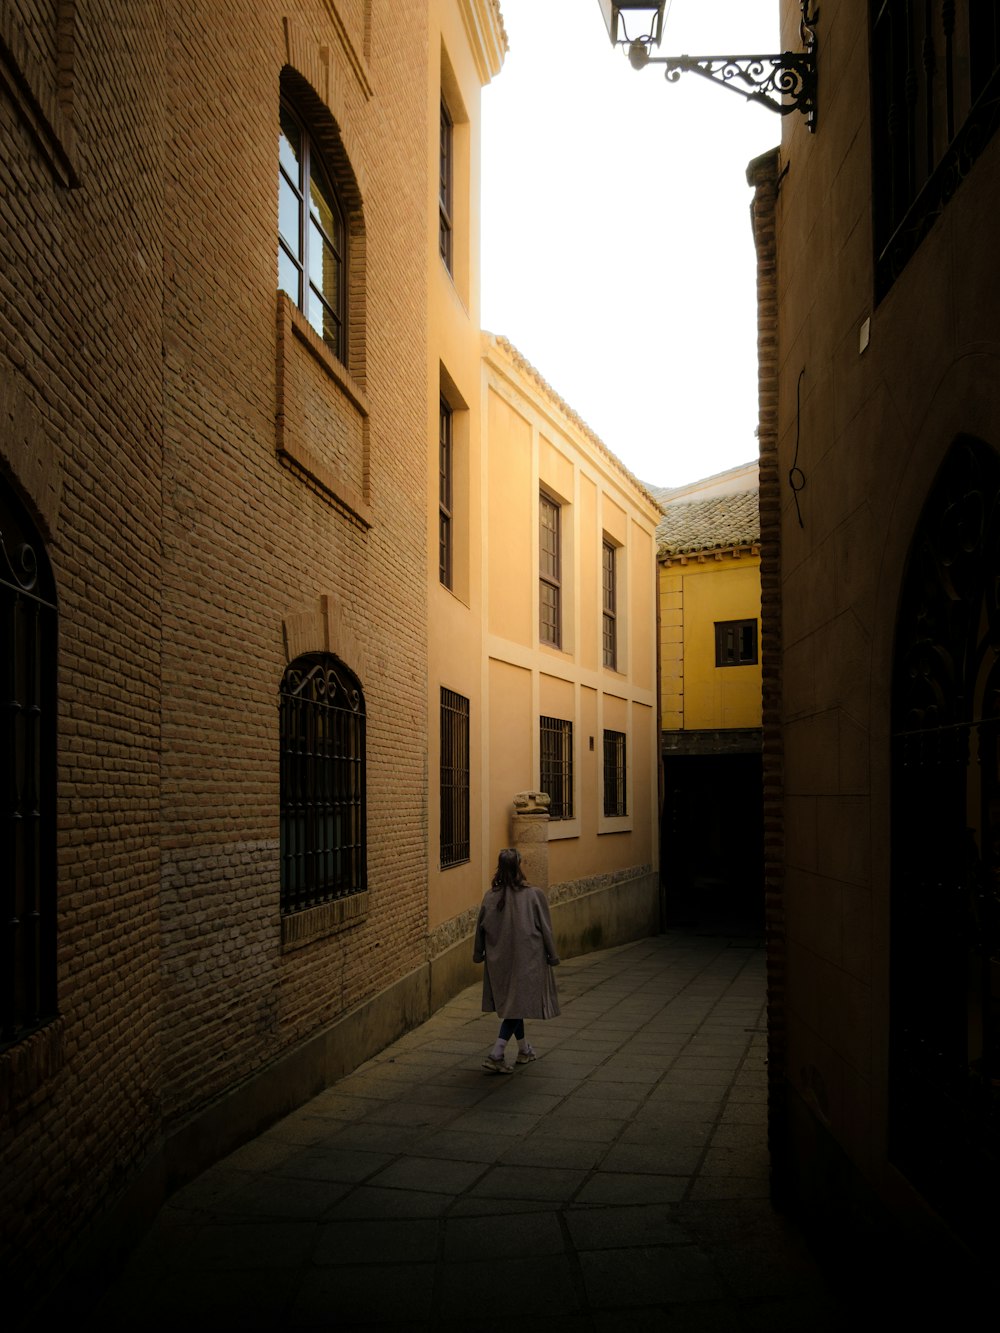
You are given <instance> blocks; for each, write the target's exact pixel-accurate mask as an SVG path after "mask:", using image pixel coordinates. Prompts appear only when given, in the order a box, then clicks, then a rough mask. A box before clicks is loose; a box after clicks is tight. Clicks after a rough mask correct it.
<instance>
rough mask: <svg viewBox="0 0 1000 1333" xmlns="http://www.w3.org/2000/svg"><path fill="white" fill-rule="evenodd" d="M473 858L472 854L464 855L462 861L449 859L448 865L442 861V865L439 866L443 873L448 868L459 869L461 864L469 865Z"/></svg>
mask: <svg viewBox="0 0 1000 1333" xmlns="http://www.w3.org/2000/svg"><path fill="white" fill-rule="evenodd" d="M471 860H472V858H471V857H470V856H466V857H463V859H462V860H461V861H449V862H448V864H447V865H445V864H444V863H443V862H442V864H441V866H440V867H439V868H440V870H441V872H442V874H443V873H444V871H446V870H458V869H459V867H460V866H467V865H469V863H470V862H471Z"/></svg>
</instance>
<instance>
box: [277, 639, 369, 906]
mask: <svg viewBox="0 0 1000 1333" xmlns="http://www.w3.org/2000/svg"><path fill="white" fill-rule="evenodd" d="M280 729H281V909H282V911H283V912H298V911H301V910H302V909H303V908H306V907H313V906H316V905H317V904H319V903H324V902H329V901H330V900H331V899H334V898H343V897H346V896H347V895H348V894H352V893H360V892H361V891H362V890H363V889H364V888H366V886H367V862H366V849H365V841H366V824H365V699H364V694H363V693H362V691H361V686H360V684H359V682H358V680H357V679H356V677H355V676H354V675H353V674H352V673H351V672H350V671H348V670H347V668H346V667H345V666H344V665H343V663H341V662H339V661H338V660H337V659H336V658H335V657H330V656H328V655H326V654H320V653H315V654H308V655H306V656H303V657H298V658H296V659H295V661H294V662H292V663H291V665H290V666H289V667H288V669H287V670H286V671H285V675H284V677H283V679H282V682H281V691H280Z"/></svg>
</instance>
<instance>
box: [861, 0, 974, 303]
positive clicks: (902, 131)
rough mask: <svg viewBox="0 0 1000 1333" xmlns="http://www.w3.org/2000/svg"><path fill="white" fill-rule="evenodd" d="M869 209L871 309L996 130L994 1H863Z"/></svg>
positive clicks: (893, 279) (887, 288)
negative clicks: (867, 26) (866, 13)
mask: <svg viewBox="0 0 1000 1333" xmlns="http://www.w3.org/2000/svg"><path fill="white" fill-rule="evenodd" d="M870 12H871V47H870V49H871V121H872V126H871V128H872V205H873V214H874V218H873V221H874V232H875V287H876V299H878V300H881V298H882V297H883V296H884V295H885V293H886V292H887V291H888V290H889V288H890V286H891V285H892V283H893V282H894V281H895V279H896V277H897V276H898V275H899V273H900V272H901V271H902V269H903V266H904V265H905V264H906V263H907V261H908V260H909V258H910V256H911V255H912V254H913V252H914V251H915V250H916V248H917V246H918V245H919V244H920V242H921V240H922V239H923V237H924V236H925V235H926V233H927V232H928V231H929V230H930V228H931V226H932V225H933V223H934V220H935V219H936V218H937V217H938V216H939V215H940V213H941V211H942V209H943V208H944V207H945V205H946V204H947V203H948V201H949V200H950V198H951V196H952V194H953V193H954V191H955V189H956V186H957V185H958V184H959V183H960V182H961V181H962V180H963V179H964V178H965V177H966V176H967V175H968V173H969V169H970V168H971V166H972V163H973V162H974V161H975V159H976V157H977V156H978V155H979V154H980V153H981V152H982V151H983V149H984V148H985V146H986V144H987V143H988V142H989V140H990V138H991V136H992V135H993V133H994V131H995V130H996V128H997V125H998V123H1000V116H998V115H997V96H998V92H1000V15H998V12H997V5H996V3H994V0H959V2H958V3H957V4H956V3H951V4H943V5H939V4H934V5H932V4H930V3H929V0H928V3H926V4H913V3H911V2H910V0H907V3H905V4H904V3H902V0H900V2H899V3H897V2H896V0H870Z"/></svg>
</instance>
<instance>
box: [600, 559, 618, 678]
mask: <svg viewBox="0 0 1000 1333" xmlns="http://www.w3.org/2000/svg"><path fill="white" fill-rule="evenodd" d="M601 566H602V584H603V604H604V618H603V640H604V665H605V666H606V667H610V668H611V670H612V671H617V670H618V552H617V548H616V547H615V546H614V544H613V543H612V542H605V543H604V545H603V547H602V551H601Z"/></svg>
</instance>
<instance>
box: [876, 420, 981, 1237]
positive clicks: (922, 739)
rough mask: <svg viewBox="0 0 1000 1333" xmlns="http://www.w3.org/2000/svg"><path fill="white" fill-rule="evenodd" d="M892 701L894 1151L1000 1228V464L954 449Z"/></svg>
mask: <svg viewBox="0 0 1000 1333" xmlns="http://www.w3.org/2000/svg"><path fill="white" fill-rule="evenodd" d="M892 689H893V697H892V728H893V735H892V858H893V869H892V899H891V964H890V986H891V989H890V1006H891V1008H890V1069H889V1078H890V1081H889V1151H890V1156H891V1158H892V1161H893V1162H894V1163H895V1165H896V1166H898V1167H899V1168H900V1169H901V1170H902V1171H903V1173H904V1174H905V1175H906V1176H907V1177H908V1178H909V1179H910V1181H911V1183H912V1184H914V1185H915V1186H916V1188H917V1189H918V1190H920V1192H921V1193H922V1194H923V1195H924V1196H925V1198H927V1199H928V1201H929V1202H930V1203H931V1204H932V1205H933V1207H935V1208H936V1209H937V1210H938V1211H939V1212H940V1213H942V1214H943V1215H944V1216H945V1217H947V1218H948V1219H949V1220H950V1221H951V1222H952V1223H953V1224H954V1225H955V1226H956V1227H957V1228H958V1229H959V1230H960V1231H964V1232H965V1233H966V1234H967V1235H973V1236H975V1235H978V1237H979V1239H980V1240H982V1238H983V1236H984V1235H985V1234H986V1233H985V1232H984V1231H983V1228H984V1227H987V1226H988V1227H990V1228H993V1227H995V1225H996V1222H995V1213H996V1203H995V1201H996V1189H997V1185H998V1184H1000V1169H998V1164H997V1152H996V1143H997V1138H996V1135H997V1123H998V1117H1000V967H998V964H997V959H998V958H1000V892H998V886H1000V456H998V455H997V454H996V453H995V452H994V451H993V450H992V449H990V448H988V447H987V446H986V445H985V444H983V443H982V442H981V441H979V440H975V439H971V438H969V437H960V438H959V439H958V440H957V441H956V442H955V443H954V444H953V445H952V447H951V450H950V451H949V453H948V455H947V458H946V459H945V462H944V464H943V466H942V468H941V471H940V472H939V474H938V477H937V480H936V481H935V483H934V486H933V488H932V490H931V493H930V496H929V498H928V500H927V503H926V505H925V506H924V510H923V513H922V515H921V518H920V522H919V525H918V527H917V530H916V532H915V534H914V537H913V542H912V545H911V547H910V556H909V562H908V565H907V570H906V576H905V579H904V582H903V587H902V593H901V596H900V602H899V614H898V619H897V623H896V643H895V660H894V671H893V684H892Z"/></svg>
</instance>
